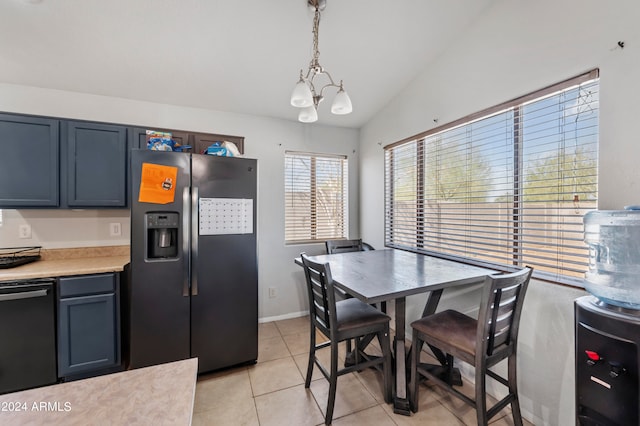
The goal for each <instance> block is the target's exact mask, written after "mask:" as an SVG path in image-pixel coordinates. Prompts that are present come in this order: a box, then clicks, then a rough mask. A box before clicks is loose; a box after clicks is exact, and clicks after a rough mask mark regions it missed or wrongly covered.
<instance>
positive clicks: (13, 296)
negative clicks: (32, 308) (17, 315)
mask: <svg viewBox="0 0 640 426" xmlns="http://www.w3.org/2000/svg"><path fill="white" fill-rule="evenodd" d="M46 295H47V290H45V289H43V290H36V291H23V292H21V293H8V294H0V302H7V301H9V300H19V299H32V298H34V297H42V296H46Z"/></svg>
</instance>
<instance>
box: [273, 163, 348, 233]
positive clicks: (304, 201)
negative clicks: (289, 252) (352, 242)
mask: <svg viewBox="0 0 640 426" xmlns="http://www.w3.org/2000/svg"><path fill="white" fill-rule="evenodd" d="M284 180H285V182H284V192H285V194H284V198H285V244H304V243H316V242H324V241H326V240H328V239H340V238H347V235H348V233H349V191H348V187H349V172H348V158H347V156H346V155H336V154H321V153H310V152H298V151H286V152H285V178H284ZM295 187H297V188H298V189H297V190H296V191H294V188H295Z"/></svg>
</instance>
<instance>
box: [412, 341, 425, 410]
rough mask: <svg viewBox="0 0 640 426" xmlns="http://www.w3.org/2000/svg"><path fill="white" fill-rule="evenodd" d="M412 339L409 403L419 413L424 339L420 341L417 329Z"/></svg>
mask: <svg viewBox="0 0 640 426" xmlns="http://www.w3.org/2000/svg"><path fill="white" fill-rule="evenodd" d="M411 341H412V343H411V378H410V379H409V383H411V386H410V394H409V404H410V406H411V411H413V412H414V413H417V412H418V397H419V385H420V374H419V373H418V365H419V364H420V351H421V349H422V341H420V338H419V337H418V333H417V332H416V331H415V330H414V331H413V337H412V340H411Z"/></svg>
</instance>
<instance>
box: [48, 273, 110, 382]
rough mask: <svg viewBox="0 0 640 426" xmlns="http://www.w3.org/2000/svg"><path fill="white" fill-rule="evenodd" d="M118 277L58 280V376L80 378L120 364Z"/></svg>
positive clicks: (98, 276) (90, 276)
mask: <svg viewBox="0 0 640 426" xmlns="http://www.w3.org/2000/svg"><path fill="white" fill-rule="evenodd" d="M118 278H119V276H118V275H117V274H97V275H82V276H77V277H68V278H60V279H59V280H58V377H60V378H83V377H89V376H92V375H99V374H102V373H107V372H112V371H115V370H117V369H118V368H119V367H120V365H121V355H120V352H121V351H120V305H119V279H118Z"/></svg>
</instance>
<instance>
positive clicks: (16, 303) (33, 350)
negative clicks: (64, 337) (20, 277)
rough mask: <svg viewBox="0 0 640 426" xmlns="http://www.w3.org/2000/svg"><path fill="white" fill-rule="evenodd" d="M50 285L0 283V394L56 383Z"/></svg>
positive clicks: (34, 281) (41, 282)
mask: <svg viewBox="0 0 640 426" xmlns="http://www.w3.org/2000/svg"><path fill="white" fill-rule="evenodd" d="M54 284H55V280H53V279H31V280H24V281H13V282H0V394H3V393H8V392H15V391H19V390H23V389H29V388H34V387H38V386H44V385H49V384H53V383H55V382H56V380H57V374H56V330H55V326H56V317H55V295H54V289H55V285H54Z"/></svg>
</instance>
